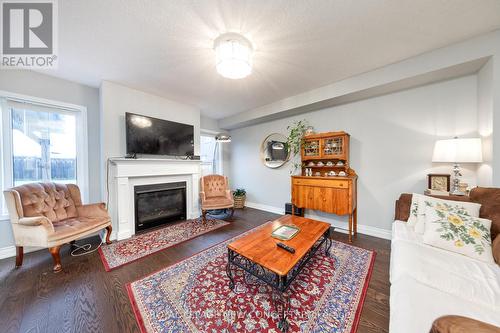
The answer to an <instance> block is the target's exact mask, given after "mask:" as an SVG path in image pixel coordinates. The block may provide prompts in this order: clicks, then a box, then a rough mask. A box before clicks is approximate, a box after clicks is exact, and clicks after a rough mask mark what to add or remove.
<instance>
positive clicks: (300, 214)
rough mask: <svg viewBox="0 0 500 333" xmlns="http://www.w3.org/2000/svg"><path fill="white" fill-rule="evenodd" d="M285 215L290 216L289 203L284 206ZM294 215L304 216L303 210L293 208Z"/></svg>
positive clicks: (290, 205) (290, 208)
mask: <svg viewBox="0 0 500 333" xmlns="http://www.w3.org/2000/svg"><path fill="white" fill-rule="evenodd" d="M285 214H288V215H292V204H291V203H289V202H287V203H286V204H285ZM295 215H298V216H304V208H298V207H295Z"/></svg>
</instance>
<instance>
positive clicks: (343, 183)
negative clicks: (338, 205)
mask: <svg viewBox="0 0 500 333" xmlns="http://www.w3.org/2000/svg"><path fill="white" fill-rule="evenodd" d="M293 185H302V186H317V187H336V188H348V187H349V181H348V180H342V179H303V178H294V179H293Z"/></svg>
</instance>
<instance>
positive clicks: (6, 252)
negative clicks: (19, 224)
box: [0, 246, 16, 259]
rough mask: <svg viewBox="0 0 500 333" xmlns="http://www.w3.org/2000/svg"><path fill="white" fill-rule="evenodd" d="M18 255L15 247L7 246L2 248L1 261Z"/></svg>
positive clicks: (0, 251)
mask: <svg viewBox="0 0 500 333" xmlns="http://www.w3.org/2000/svg"><path fill="white" fill-rule="evenodd" d="M15 255H16V247H15V246H6V247H2V248H0V259H5V258H10V257H14V256H15Z"/></svg>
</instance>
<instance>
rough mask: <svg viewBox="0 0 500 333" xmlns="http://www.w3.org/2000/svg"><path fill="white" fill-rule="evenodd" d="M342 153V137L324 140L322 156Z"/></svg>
mask: <svg viewBox="0 0 500 333" xmlns="http://www.w3.org/2000/svg"><path fill="white" fill-rule="evenodd" d="M342 155H344V138H343V137H341V136H340V137H336V138H328V139H325V140H324V145H323V156H325V157H327V156H328V157H334V156H342Z"/></svg>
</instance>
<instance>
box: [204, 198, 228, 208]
mask: <svg viewBox="0 0 500 333" xmlns="http://www.w3.org/2000/svg"><path fill="white" fill-rule="evenodd" d="M233 206H234V201H233V200H231V199H230V198H228V197H226V196H219V197H212V198H209V199H206V200H205V201H204V202H203V203H202V207H201V208H202V209H203V210H207V209H222V208H229V207H233Z"/></svg>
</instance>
